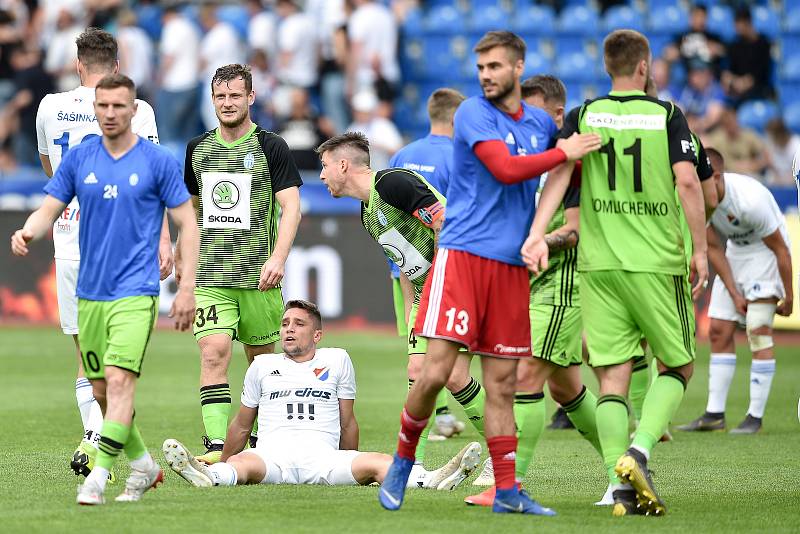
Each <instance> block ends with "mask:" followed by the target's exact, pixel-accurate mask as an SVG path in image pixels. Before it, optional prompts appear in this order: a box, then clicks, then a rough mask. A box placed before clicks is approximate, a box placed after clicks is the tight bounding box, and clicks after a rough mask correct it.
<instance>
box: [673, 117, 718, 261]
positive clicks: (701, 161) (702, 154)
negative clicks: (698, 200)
mask: <svg viewBox="0 0 800 534" xmlns="http://www.w3.org/2000/svg"><path fill="white" fill-rule="evenodd" d="M692 147H693V149H694V154H695V157H696V158H697V165H696V166H695V169H696V170H697V177H698V178H699V179H700V181H701V182H705V181H706V180H708V179H709V178H711V177H712V176H713V175H714V169H713V168H712V167H711V160H710V159H709V158H708V154H706V149H705V147H704V146H703V143H702V142H700V138H699V137H697V135H696V134H695V133H694V132H692ZM675 199H676V201H677V205H678V211H679V212H680V217H681V234H682V235H683V251H684V256H685V258H686V272H687V273H688V272H689V269H690V267H691V261H692V252H693V251H694V243H693V242H692V231H691V230H690V229H689V222H688V221H687V220H686V215H685V214H684V212H683V205H682V204H681V199H680V196H679V195H678V189H677V188H676V189H675Z"/></svg>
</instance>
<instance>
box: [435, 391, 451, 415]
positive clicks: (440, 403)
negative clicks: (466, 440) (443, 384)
mask: <svg viewBox="0 0 800 534" xmlns="http://www.w3.org/2000/svg"><path fill="white" fill-rule="evenodd" d="M434 413H435V414H436V415H447V414H449V413H450V407H449V406H448V405H447V390H446V389H443V390H442V391H440V392H439V394H438V395H436V408H435V411H434Z"/></svg>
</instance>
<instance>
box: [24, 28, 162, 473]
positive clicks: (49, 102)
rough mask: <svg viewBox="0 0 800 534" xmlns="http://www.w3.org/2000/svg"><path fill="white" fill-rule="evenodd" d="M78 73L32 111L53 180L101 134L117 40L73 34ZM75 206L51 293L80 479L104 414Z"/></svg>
mask: <svg viewBox="0 0 800 534" xmlns="http://www.w3.org/2000/svg"><path fill="white" fill-rule="evenodd" d="M76 44H77V50H78V52H77V53H78V63H77V70H78V75H79V77H80V80H81V85H80V87H77V88H75V89H73V90H71V91H66V92H63V93H54V94H49V95H47V96H45V97H44V98H43V99H42V101H41V102H40V103H39V109H38V111H37V113H36V137H37V141H38V145H39V159H40V160H41V164H42V169H43V170H44V172H45V174H47V176H48V177H52V176H53V174H54V172H55V171H56V169H57V168H58V166H59V164H60V163H61V160H62V158H63V157H64V154H66V153H67V151H68V150H70V149H71V148H73V147H75V146H76V145H78V144H80V143H81V142H82V141H85V140H87V139H90V138H92V137H97V136H99V135H100V134H101V132H100V126H99V125H98V124H97V119H96V117H95V112H94V106H93V104H94V98H95V90H94V87H95V85H96V84H97V82H99V81H100V80H101V79H102V78H103V77H104V76H106V75H108V74H111V73H116V72H117V71H118V70H119V63H118V61H117V42H116V40H114V37H113V36H112V35H111V34H110V33H108V32H106V31H103V30H99V29H97V28H90V29H88V30H86V31H84V32H83V33H82V34H80V35H79V36H78V39H77V40H76ZM136 105H137V106H138V107H137V112H136V115H134V117H133V121H132V130H133V132H134V133H135V134H138V135H139V136H141V137H145V138H147V139H149V140H150V141H152V142H154V143H158V130H157V128H156V119H155V115H154V114H153V108H152V107H150V104H148V103H147V102H144V101H143V100H139V99H136ZM80 215H81V213H80V206H79V205H78V200H77V199H75V198H74V199H72V202H70V203H69V205H68V206H67V207H66V208H65V209H64V212H63V213H62V214H61V216H60V217H59V218H58V219H57V220H56V222H55V224H54V225H53V244H54V247H55V263H56V290H57V294H58V312H59V316H60V319H61V329H62V331H63V332H64V333H65V334H67V335H71V336H72V338H73V340H74V341H75V349H76V352H77V357H78V378H77V380H76V382H75V397H76V400H77V403H78V410H79V411H80V414H81V420H82V422H83V429H84V439H83V441H82V442H81V444H80V446H79V447H78V450H76V451H75V454H74V455H73V458H72V461H71V462H70V466H71V467H72V469H73V470H74V471H75V473H76V474H82V475H84V476H86V475H88V474H89V472H91V469H92V467H93V466H94V457H95V456H96V454H97V443H98V440H99V439H100V429H101V427H102V425H103V414H102V413H101V410H100V406H99V405H98V403H97V401H96V400H95V398H94V395H93V393H92V386H91V384H90V383H89V381H88V380H87V379H86V378H85V377H84V374H83V366H82V364H81V357H80V354H81V351H80V346H79V345H78V297H77V296H76V294H75V289H76V284H77V281H78V269H79V266H80V250H79V249H78V232H79V228H78V227H79V224H80ZM159 263H160V265H159V267H160V269H161V278H162V280H163V279H164V278H166V277H167V276H169V274H170V273H171V272H172V266H173V254H172V242H171V240H170V236H169V227H168V226H167V221H166V218H165V219H164V224H163V226H162V229H161V243H160V246H159Z"/></svg>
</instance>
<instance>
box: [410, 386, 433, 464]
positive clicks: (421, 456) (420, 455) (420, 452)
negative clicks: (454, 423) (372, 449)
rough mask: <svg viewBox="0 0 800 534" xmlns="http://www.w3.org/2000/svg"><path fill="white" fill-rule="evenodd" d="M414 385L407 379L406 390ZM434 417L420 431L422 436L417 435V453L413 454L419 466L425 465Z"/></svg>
mask: <svg viewBox="0 0 800 534" xmlns="http://www.w3.org/2000/svg"><path fill="white" fill-rule="evenodd" d="M413 385H414V381H413V380H412V379H410V378H409V379H408V389H411V386H413ZM434 419H435V418H434V417H431V418H430V420H429V421H428V426H426V427H425V430H423V431H422V434H420V435H419V442H417V452H416V453H415V454H414V458H415V462H416V463H418V464H420V465H425V451H426V450H427V448H428V434H430V432H431V425H432V424H433V423H434Z"/></svg>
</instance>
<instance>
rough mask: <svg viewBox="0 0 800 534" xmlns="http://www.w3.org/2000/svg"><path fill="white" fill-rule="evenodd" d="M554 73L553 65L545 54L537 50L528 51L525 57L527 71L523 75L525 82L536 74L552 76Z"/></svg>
mask: <svg viewBox="0 0 800 534" xmlns="http://www.w3.org/2000/svg"><path fill="white" fill-rule="evenodd" d="M552 71H553V65H552V64H551V63H550V60H549V59H547V57H545V56H544V54H541V53H539V52H538V51H536V50H532V51H528V53H527V55H526V56H525V71H524V72H523V74H522V79H523V80H524V79H525V78H528V77H530V76H534V75H536V74H550V73H551V72H552Z"/></svg>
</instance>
